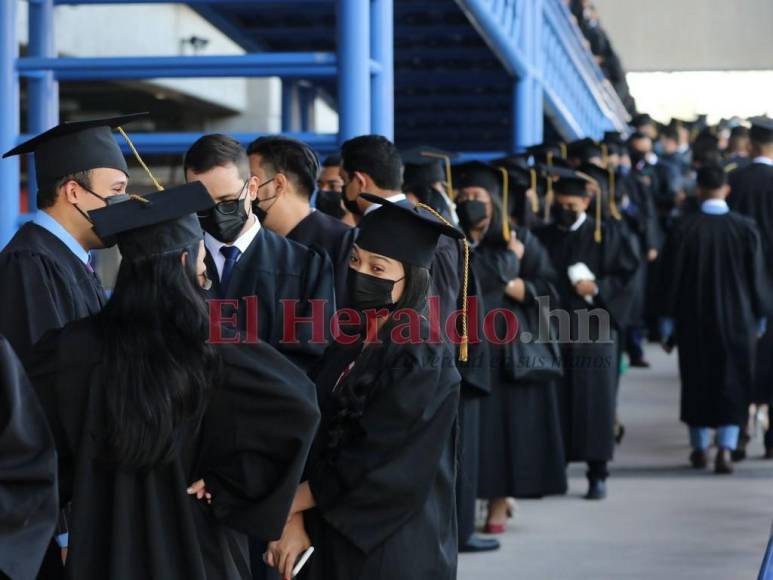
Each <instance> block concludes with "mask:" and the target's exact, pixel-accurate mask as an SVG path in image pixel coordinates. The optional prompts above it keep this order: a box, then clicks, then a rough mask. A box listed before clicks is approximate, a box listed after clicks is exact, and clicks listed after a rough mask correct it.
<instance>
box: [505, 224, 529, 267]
mask: <svg viewBox="0 0 773 580" xmlns="http://www.w3.org/2000/svg"><path fill="white" fill-rule="evenodd" d="M507 248H508V249H509V250H510V251H511V252H513V253H514V254H515V255H516V256H518V259H519V260H520V259H521V258H523V254H524V252H526V246H524V245H523V242H521V240H519V239H518V236H517V235H516V233H515V230H510V241H509V242H507Z"/></svg>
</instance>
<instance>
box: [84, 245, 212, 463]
mask: <svg viewBox="0 0 773 580" xmlns="http://www.w3.org/2000/svg"><path fill="white" fill-rule="evenodd" d="M198 252H199V246H198V245H196V246H194V247H191V248H189V249H188V250H187V254H188V255H187V261H186V266H185V267H183V265H182V263H181V257H182V254H183V252H182V251H177V252H173V253H168V254H163V255H160V256H152V257H148V258H144V259H139V260H132V261H128V260H124V261H123V262H122V263H121V267H120V269H119V271H118V278H117V281H116V284H115V290H114V291H113V295H112V296H111V298H110V301H109V302H108V303H107V305H106V306H105V308H104V310H103V311H102V312H101V314H100V316H99V318H100V321H101V323H102V329H103V335H104V341H105V353H106V358H105V361H106V369H107V370H106V377H105V378H106V381H105V392H104V397H105V399H104V400H105V411H106V416H105V426H106V433H105V440H104V444H105V445H104V459H105V460H107V461H108V462H110V463H111V464H114V465H116V466H118V467H119V468H122V469H128V470H142V469H147V468H150V467H152V466H153V465H156V464H158V463H162V462H165V461H167V460H168V459H169V458H170V456H171V455H172V452H173V450H174V435H175V430H176V429H177V427H178V426H179V425H180V424H181V423H182V422H183V421H186V420H189V419H191V420H194V421H198V420H200V418H201V416H202V414H203V411H204V407H205V404H206V397H207V390H208V388H209V387H210V386H211V385H212V384H213V383H214V381H215V380H216V376H217V370H218V358H217V356H216V355H215V352H214V349H213V348H212V346H211V345H210V344H208V343H207V339H208V332H209V319H208V313H207V306H206V302H205V300H204V295H203V293H202V290H201V289H200V287H199V284H198V282H197V277H196V268H195V264H196V256H197V255H198Z"/></svg>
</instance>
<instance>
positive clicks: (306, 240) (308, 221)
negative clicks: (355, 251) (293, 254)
mask: <svg viewBox="0 0 773 580" xmlns="http://www.w3.org/2000/svg"><path fill="white" fill-rule="evenodd" d="M354 237H355V230H354V228H352V227H350V226H348V225H346V224H345V223H343V222H342V221H341V220H338V219H336V218H334V217H332V216H329V215H327V214H326V213H323V212H321V211H312V212H311V213H310V214H309V215H307V216H306V217H305V218H303V219H302V220H301V221H300V222H299V223H298V225H297V226H295V227H294V228H293V229H292V231H290V233H289V234H287V239H288V240H292V241H294V242H298V243H299V244H303V245H304V246H307V247H312V248H316V249H318V250H322V251H324V252H325V254H327V257H328V258H329V259H330V263H331V264H332V265H333V273H334V274H335V291H336V304H337V306H338V307H339V308H343V307H345V306H348V304H349V299H348V296H347V294H348V291H347V288H346V274H347V272H348V271H349V256H350V254H351V252H352V244H353V243H354Z"/></svg>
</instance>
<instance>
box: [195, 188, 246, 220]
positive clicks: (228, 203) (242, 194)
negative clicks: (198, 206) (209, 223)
mask: <svg viewBox="0 0 773 580" xmlns="http://www.w3.org/2000/svg"><path fill="white" fill-rule="evenodd" d="M249 181H250V180H249V179H245V180H244V183H243V184H242V186H241V188H240V189H239V191H238V192H236V193H227V194H226V195H224V196H223V197H235V199H226V200H225V201H220V202H218V203H216V204H215V207H214V208H212V209H210V210H207V211H203V212H198V214H197V215H198V216H199V217H202V218H203V217H209V216H210V215H212V212H213V211H216V212H218V213H220V214H223V215H231V214H234V213H236V212H237V211H239V205H240V203H241V202H243V201H244V199H245V198H246V197H247V191H246V188H247V184H248V183H249Z"/></svg>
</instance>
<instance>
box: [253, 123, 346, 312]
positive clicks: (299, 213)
mask: <svg viewBox="0 0 773 580" xmlns="http://www.w3.org/2000/svg"><path fill="white" fill-rule="evenodd" d="M247 154H248V156H249V160H250V173H251V175H252V176H253V177H256V178H257V179H258V182H259V183H266V187H265V188H264V190H263V191H262V192H261V193H260V194H259V196H258V199H257V200H256V201H257V204H256V205H255V211H256V213H258V219H259V221H260V222H261V224H262V225H263V226H265V227H266V228H268V229H270V230H271V231H273V232H274V233H277V234H279V235H280V236H284V237H286V238H287V239H288V240H293V241H294V242H298V243H299V244H303V245H304V246H308V247H313V248H316V249H318V250H322V251H323V252H325V254H327V257H328V258H329V259H330V262H331V263H332V265H333V270H334V272H335V289H336V302H337V304H338V305H339V306H343V305H346V304H347V303H348V298H347V289H346V275H347V272H348V271H349V254H350V253H351V248H352V243H353V242H354V235H353V234H354V232H353V231H352V228H351V227H349V226H347V225H345V224H343V223H342V222H341V221H339V220H337V219H335V218H334V217H331V216H329V215H327V214H325V213H322V212H321V211H316V210H315V209H314V208H312V207H311V205H310V204H309V199H310V197H311V194H312V193H313V192H314V186H315V181H316V179H317V174H318V173H319V162H318V161H317V156H316V154H315V153H314V152H313V151H312V150H311V148H310V147H309V146H308V145H306V144H305V143H302V142H301V141H298V140H296V139H292V138H290V137H283V136H279V135H277V136H269V137H260V138H258V139H256V140H255V141H253V142H252V143H251V144H250V146H249V147H248V148H247ZM261 196H263V198H261ZM261 199H266V200H270V201H271V203H270V204H269V203H264V202H262V201H261Z"/></svg>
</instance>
